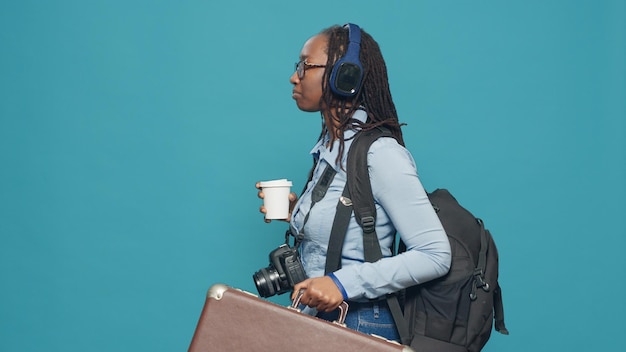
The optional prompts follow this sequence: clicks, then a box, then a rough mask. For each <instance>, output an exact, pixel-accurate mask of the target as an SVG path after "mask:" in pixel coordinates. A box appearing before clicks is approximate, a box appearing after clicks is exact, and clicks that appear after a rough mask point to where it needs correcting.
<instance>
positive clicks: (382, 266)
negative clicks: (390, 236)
mask: <svg viewBox="0 0 626 352" xmlns="http://www.w3.org/2000/svg"><path fill="white" fill-rule="evenodd" d="M368 168H369V174H370V181H371V184H372V192H373V194H374V199H375V201H376V202H377V203H378V204H379V205H380V206H381V207H382V208H383V209H384V210H385V212H386V213H387V215H388V216H389V219H390V220H391V222H392V223H393V225H394V227H395V229H396V230H397V232H398V233H399V235H400V237H401V239H402V240H403V241H404V243H405V244H406V246H407V251H406V252H404V253H401V254H399V255H396V256H392V257H386V258H383V259H381V260H379V261H377V262H375V263H359V264H355V265H350V266H346V267H343V268H342V269H340V270H338V271H336V272H335V276H336V278H337V279H338V280H339V281H340V282H341V284H342V285H343V287H344V289H345V291H346V292H347V295H348V297H349V298H350V299H359V298H367V299H373V298H377V297H380V296H383V295H385V294H388V293H392V292H395V291H398V290H401V289H403V288H406V287H409V286H412V285H416V284H420V283H424V282H426V281H429V280H432V279H435V278H437V277H440V276H443V275H445V274H446V273H447V272H448V270H449V268H450V261H451V254H450V243H449V241H448V238H447V236H446V233H445V231H444V229H443V226H442V225H441V222H440V221H439V218H438V217H437V215H436V214H435V211H434V209H433V207H432V205H431V204H430V201H429V199H428V196H427V195H426V191H425V190H424V188H423V186H422V184H421V182H420V180H419V178H418V175H417V169H416V166H415V162H414V160H413V157H412V156H411V154H410V153H409V151H408V150H406V149H405V148H404V147H402V146H401V145H399V144H398V143H397V142H396V141H395V140H394V139H392V138H380V139H379V140H377V141H376V142H374V143H373V144H372V146H371V147H370V150H369V152H368ZM379 236H380V234H379Z"/></svg>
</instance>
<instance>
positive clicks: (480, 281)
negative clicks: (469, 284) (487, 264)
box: [474, 268, 489, 292]
mask: <svg viewBox="0 0 626 352" xmlns="http://www.w3.org/2000/svg"><path fill="white" fill-rule="evenodd" d="M474 279H475V281H474V282H475V287H477V288H478V287H480V288H482V289H483V291H485V292H489V284H488V283H487V282H486V281H485V274H484V273H483V269H479V268H476V269H474Z"/></svg>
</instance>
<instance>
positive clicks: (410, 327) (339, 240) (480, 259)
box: [326, 128, 508, 352]
mask: <svg viewBox="0 0 626 352" xmlns="http://www.w3.org/2000/svg"><path fill="white" fill-rule="evenodd" d="M382 136H386V137H393V136H392V134H391V133H390V132H389V131H388V130H386V129H384V128H377V129H373V130H370V131H364V132H359V133H357V135H356V137H355V140H354V141H353V142H352V146H351V147H350V150H349V152H348V160H347V174H348V180H347V183H346V187H345V189H344V193H343V199H344V203H345V199H346V198H347V199H349V200H351V203H352V206H351V207H349V206H345V205H344V206H342V205H341V204H339V205H338V206H337V215H336V216H335V220H334V223H333V230H332V233H331V237H330V242H329V246H328V253H327V261H326V272H327V273H328V272H332V271H335V270H337V269H338V268H340V266H341V264H340V263H341V250H342V246H343V241H344V239H345V232H346V229H347V224H348V222H349V220H350V214H351V212H352V211H354V213H355V217H356V220H357V222H358V223H359V225H361V227H362V228H363V242H364V250H365V260H366V261H369V262H374V261H376V260H378V259H380V258H381V257H382V252H381V250H380V244H379V242H378V238H377V236H376V232H375V222H374V221H375V219H376V208H375V206H374V199H373V195H372V189H371V185H370V180H369V173H368V169H367V151H368V149H369V147H370V145H371V144H372V143H373V142H374V141H375V140H376V139H378V138H380V137H382ZM428 197H429V199H430V201H431V203H432V205H433V207H434V209H435V211H436V213H437V216H438V217H439V219H440V221H441V223H442V224H443V227H444V229H445V231H446V234H447V235H448V239H449V241H450V246H451V250H452V265H451V267H450V271H449V272H448V274H446V275H445V276H443V277H441V278H438V279H435V280H432V281H430V282H427V283H424V284H420V285H416V286H413V287H409V288H407V289H406V290H404V291H403V292H400V293H397V294H393V295H389V297H388V298H387V302H388V303H389V307H390V310H391V312H392V313H393V316H394V320H395V322H396V326H397V328H398V332H399V334H400V337H401V342H402V343H403V344H405V345H409V346H411V347H412V348H413V349H415V350H416V351H442V352H443V351H446V352H456V351H459V352H461V351H463V352H467V351H470V352H474V351H480V350H481V349H482V348H483V346H484V345H485V344H486V343H487V340H489V337H490V336H491V330H492V327H493V325H494V321H495V329H496V330H497V331H499V332H500V333H502V334H505V335H508V331H507V329H506V327H505V325H504V311H503V307H502V293H501V290H500V285H499V284H498V250H497V248H496V245H495V242H494V241H493V238H492V237H491V234H490V233H489V230H487V229H485V227H484V225H483V222H482V220H480V219H478V218H476V217H474V215H472V214H471V213H470V212H469V211H468V210H466V209H465V208H463V207H462V206H461V205H460V204H459V203H458V202H457V201H456V199H455V198H454V197H453V196H452V195H451V194H450V193H449V192H448V191H447V190H445V189H437V190H435V191H434V192H432V193H429V194H428ZM340 203H341V202H340ZM403 250H405V247H404V244H403V243H400V245H399V248H398V251H399V252H402V251H403Z"/></svg>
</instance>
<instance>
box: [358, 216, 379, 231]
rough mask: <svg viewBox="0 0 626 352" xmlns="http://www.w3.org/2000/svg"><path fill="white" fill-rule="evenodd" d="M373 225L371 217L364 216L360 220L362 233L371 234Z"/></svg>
mask: <svg viewBox="0 0 626 352" xmlns="http://www.w3.org/2000/svg"><path fill="white" fill-rule="evenodd" d="M375 224H376V221H374V217H373V216H364V217H362V218H361V227H363V232H373V231H374V225H375Z"/></svg>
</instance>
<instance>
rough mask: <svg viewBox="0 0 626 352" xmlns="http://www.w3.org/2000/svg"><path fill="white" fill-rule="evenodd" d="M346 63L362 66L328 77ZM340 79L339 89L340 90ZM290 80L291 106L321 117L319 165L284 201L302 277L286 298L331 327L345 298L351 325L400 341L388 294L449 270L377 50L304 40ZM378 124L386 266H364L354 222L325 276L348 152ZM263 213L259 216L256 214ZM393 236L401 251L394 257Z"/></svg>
mask: <svg viewBox="0 0 626 352" xmlns="http://www.w3.org/2000/svg"><path fill="white" fill-rule="evenodd" d="M359 37H360V38H359ZM350 39H351V40H350ZM349 42H351V43H350V44H349ZM359 42H360V43H359ZM346 57H348V58H350V57H352V59H355V58H358V61H360V63H357V64H356V65H354V67H352V69H353V70H352V71H350V70H349V71H348V72H344V74H345V75H347V77H339V78H338V76H341V73H339V74H338V73H337V71H335V72H333V67H334V65H335V63H337V62H338V61H340V60H342V58H343V59H344V60H345V59H346ZM348 66H349V64H348ZM359 66H361V67H360V68H359ZM349 68H350V67H348V69H349ZM359 69H361V70H362V76H359V75H358V73H359V72H358V71H359ZM355 72H356V76H355V75H354V73H355ZM345 75H344V76H345ZM338 79H339V80H341V79H344V81H345V82H338V83H337V80H338ZM290 82H291V83H292V84H293V94H292V97H293V99H294V100H295V102H296V105H297V106H298V108H299V109H300V110H302V111H307V112H320V113H321V117H322V131H321V134H320V137H319V140H318V142H317V144H316V145H315V147H314V148H313V150H312V151H311V153H312V155H313V157H314V160H315V161H316V162H315V166H314V168H313V170H312V173H311V179H310V181H309V182H308V184H307V187H306V189H305V191H304V192H303V193H302V195H301V197H300V199H298V200H297V201H296V199H295V198H296V197H295V195H293V196H292V198H291V199H292V206H293V209H292V213H291V214H290V219H288V221H290V224H291V231H292V234H293V235H294V236H296V235H299V236H300V238H302V243H301V247H300V251H301V252H300V253H301V260H302V264H303V266H304V269H305V272H306V274H307V277H308V279H306V280H304V281H302V282H300V283H298V284H296V285H295V286H294V294H293V295H292V299H293V298H294V297H295V292H299V291H300V290H303V292H304V293H303V295H302V297H301V300H300V302H301V303H302V304H304V305H306V306H308V307H311V308H314V311H315V312H317V314H318V316H319V317H322V318H325V319H329V320H330V319H333V316H332V315H331V314H330V313H329V312H332V311H333V310H335V309H336V308H337V307H338V306H339V304H340V303H341V302H342V301H344V300H345V301H347V302H348V303H349V307H350V308H349V309H348V316H347V318H346V324H347V326H348V327H350V328H352V329H355V330H358V331H361V332H364V333H370V334H376V335H379V336H383V337H385V338H387V339H389V340H396V341H398V340H399V336H398V333H397V331H396V328H395V325H394V323H393V318H392V317H391V314H390V312H389V310H388V308H387V304H386V301H385V295H386V294H388V293H392V292H396V291H398V290H401V289H403V288H406V287H408V286H412V285H415V284H419V283H423V282H426V281H428V280H432V279H434V278H437V277H440V276H443V275H445V274H446V273H447V271H448V269H449V267H450V245H449V242H448V240H447V237H446V234H445V232H444V230H443V227H442V225H441V223H440V222H439V219H438V218H437V216H436V214H435V212H434V210H433V208H432V206H431V205H430V202H429V200H428V198H427V195H426V193H425V191H424V188H423V187H422V185H421V183H420V181H419V178H418V176H417V171H416V165H415V162H414V160H413V158H412V156H411V154H410V153H409V152H408V151H407V150H406V149H405V148H404V141H403V139H402V131H401V124H400V123H399V122H398V117H397V114H396V109H395V106H394V103H393V100H392V98H391V93H390V91H389V83H388V78H387V69H386V65H385V61H384V60H383V57H382V54H381V52H380V48H379V46H378V44H377V43H376V41H374V39H373V38H372V37H371V36H370V35H369V34H367V33H366V32H364V31H362V30H361V29H360V28H359V27H358V26H356V25H346V26H333V27H330V28H328V29H326V30H323V31H322V32H321V33H319V34H317V35H315V36H313V37H312V38H310V39H309V40H307V41H306V43H305V44H304V46H303V48H302V50H301V52H300V61H299V62H298V63H297V64H296V72H294V74H293V75H292V76H291V78H290ZM350 84H353V85H354V87H353V88H354V89H351V88H350V87H349V86H350ZM346 85H347V86H348V89H346ZM377 126H384V127H386V128H387V129H389V130H390V131H391V132H392V134H393V136H394V138H390V137H387V138H379V139H378V140H377V141H376V142H374V144H372V146H371V148H370V149H369V152H368V158H367V160H368V167H369V176H370V180H371V184H372V191H373V194H374V199H375V203H376V208H377V219H376V233H377V235H378V239H379V242H380V247H381V248H382V251H383V259H381V260H379V261H377V262H375V263H366V262H364V259H363V242H362V236H363V232H362V230H361V228H360V227H359V225H358V224H357V223H356V220H355V219H354V214H353V215H352V218H351V219H350V224H349V227H348V230H347V233H346V239H345V242H344V247H343V252H342V260H341V265H342V268H341V269H339V270H337V271H335V272H333V273H329V274H328V275H325V274H324V269H325V262H326V250H327V247H328V239H329V235H330V230H331V227H332V222H333V219H334V216H335V209H336V207H337V202H338V201H339V197H340V196H341V194H342V191H343V188H344V186H345V182H346V172H345V167H344V166H345V165H346V156H347V152H348V150H349V148H350V144H351V142H352V138H353V137H354V135H355V133H357V132H358V131H359V130H369V129H372V128H375V127H377ZM326 167H332V168H334V169H335V171H336V172H337V174H336V175H335V177H334V178H333V180H332V182H331V184H330V186H329V188H328V191H327V193H326V195H325V196H324V197H323V198H322V199H321V200H320V201H318V202H317V203H315V204H312V202H311V191H312V189H313V187H314V186H315V185H316V184H317V182H318V181H319V179H320V177H321V175H322V173H323V171H324V169H325V168H326ZM259 196H260V197H263V194H262V193H259ZM261 212H265V209H264V208H263V207H261ZM396 231H397V232H398V233H399V234H400V236H401V238H402V240H403V241H404V243H405V244H406V245H407V251H406V252H404V253H402V254H399V255H396V256H392V253H391V250H390V248H392V247H393V241H394V238H395V233H396Z"/></svg>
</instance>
